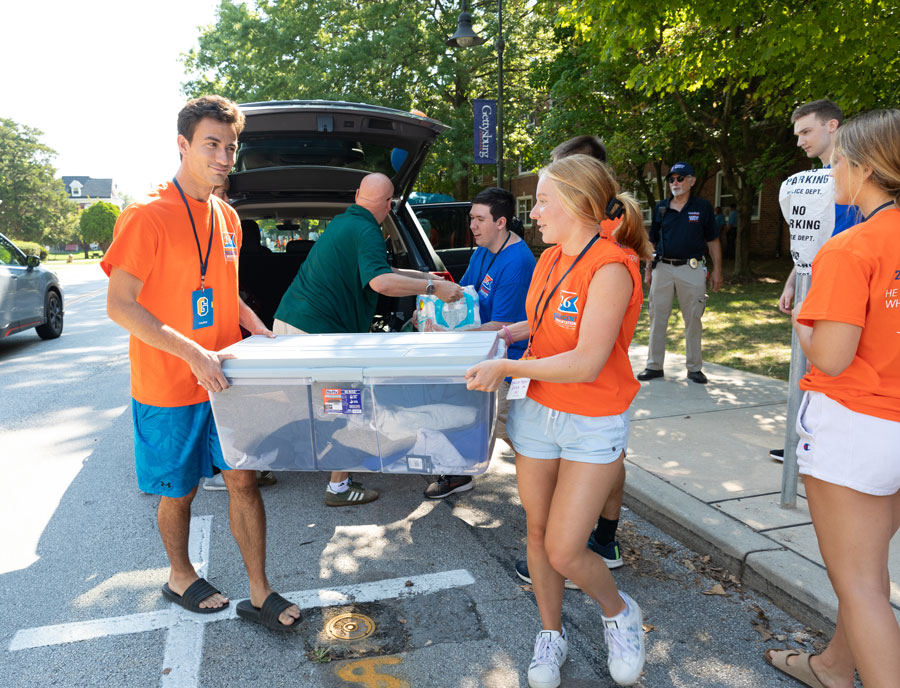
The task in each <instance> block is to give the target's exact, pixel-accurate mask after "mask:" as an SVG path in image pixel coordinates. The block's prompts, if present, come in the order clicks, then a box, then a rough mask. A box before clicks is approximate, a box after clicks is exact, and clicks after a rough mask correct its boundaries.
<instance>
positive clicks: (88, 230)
mask: <svg viewBox="0 0 900 688" xmlns="http://www.w3.org/2000/svg"><path fill="white" fill-rule="evenodd" d="M119 212H120V211H119V206H117V205H115V204H113V203H108V202H106V201H97V202H96V203H93V204H91V205H89V206H88V207H87V208H85V209H84V210H83V211H81V217H80V218H79V220H78V224H79V226H80V227H81V241H82V245H83V246H84V257H85V258H88V257H89V256H88V250H89V249H90V245H91V244H100V248H102V249H103V250H104V251H106V249H107V248H109V245H110V243H111V242H112V238H113V227H115V226H116V218H117V217H119Z"/></svg>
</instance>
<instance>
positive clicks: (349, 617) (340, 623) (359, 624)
mask: <svg viewBox="0 0 900 688" xmlns="http://www.w3.org/2000/svg"><path fill="white" fill-rule="evenodd" d="M374 632H375V622H374V621H373V620H372V619H371V618H369V617H368V616H366V615H365V614H354V613H352V612H351V613H349V614H338V615H337V616H335V617H334V618H332V619H331V620H330V621H329V622H328V623H327V624H325V633H327V634H328V635H329V636H331V637H332V638H337V639H338V640H362V639H363V638H368V637H369V636H370V635H372V634H373V633H374Z"/></svg>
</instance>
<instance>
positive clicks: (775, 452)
mask: <svg viewBox="0 0 900 688" xmlns="http://www.w3.org/2000/svg"><path fill="white" fill-rule="evenodd" d="M769 457H771V458H772V459H774V460H775V461H778V462H780V463H784V449H770V450H769Z"/></svg>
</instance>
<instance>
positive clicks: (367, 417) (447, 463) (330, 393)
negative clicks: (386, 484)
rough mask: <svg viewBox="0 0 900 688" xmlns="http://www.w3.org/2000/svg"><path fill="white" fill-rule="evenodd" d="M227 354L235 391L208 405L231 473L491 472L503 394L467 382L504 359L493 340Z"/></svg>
mask: <svg viewBox="0 0 900 688" xmlns="http://www.w3.org/2000/svg"><path fill="white" fill-rule="evenodd" d="M223 353H230V354H234V355H235V358H233V359H228V360H225V361H223V364H222V368H223V370H224V372H225V376H226V377H227V378H228V380H229V382H230V383H231V387H229V388H228V389H226V390H224V391H222V392H218V393H212V394H210V401H211V403H212V409H213V414H214V416H215V419H216V425H217V427H218V431H219V439H220V441H221V444H222V451H223V453H224V456H225V461H226V462H227V463H228V465H229V466H231V467H232V468H243V469H256V470H276V471H374V472H384V473H425V474H439V473H445V474H454V475H462V474H469V475H474V474H478V473H483V472H484V471H485V470H487V467H488V462H489V460H490V456H491V450H492V447H493V434H494V423H495V422H496V416H497V393H496V392H495V393H486V392H475V391H469V390H467V389H466V383H465V379H464V374H465V371H466V370H467V369H468V368H469V367H471V366H472V365H474V364H476V363H478V362H480V361H483V360H486V359H489V358H495V357H497V356H498V355H502V352H500V351H499V349H498V342H497V337H496V333H494V332H459V333H454V332H446V333H388V334H322V335H293V336H279V337H277V338H276V339H268V338H266V337H264V336H254V337H250V338H249V339H245V340H244V341H242V342H239V343H237V344H234V345H232V346H230V347H228V348H226V349H224V350H223Z"/></svg>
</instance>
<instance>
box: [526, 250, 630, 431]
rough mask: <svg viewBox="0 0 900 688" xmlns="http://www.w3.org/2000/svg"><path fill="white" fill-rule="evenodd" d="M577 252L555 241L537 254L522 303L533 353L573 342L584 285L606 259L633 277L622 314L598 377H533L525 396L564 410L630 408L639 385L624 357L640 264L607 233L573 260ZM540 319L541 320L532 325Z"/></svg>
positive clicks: (594, 412)
mask: <svg viewBox="0 0 900 688" xmlns="http://www.w3.org/2000/svg"><path fill="white" fill-rule="evenodd" d="M576 257H577V256H567V255H565V254H563V252H562V247H561V246H553V247H551V248H548V249H547V250H546V251H544V253H543V254H542V255H541V258H540V260H538V263H537V266H536V267H535V270H534V276H533V277H532V279H531V286H530V287H529V289H528V298H527V300H526V306H525V307H526V311H527V315H528V324H529V329H530V331H533V332H534V338H533V339H532V342H531V353H532V354H533V355H534V356H537V358H547V357H549V356H553V355H555V354H559V353H564V352H566V351H571V350H572V349H574V348H575V346H576V345H577V344H578V336H579V332H580V329H581V314H582V313H584V309H585V306H586V305H587V303H586V302H587V295H588V287H589V286H590V283H591V280H592V279H593V277H594V273H596V272H597V270H599V269H600V268H602V267H603V266H605V265H608V264H610V263H622V264H623V265H625V267H627V268H628V272H629V274H630V275H631V279H632V282H633V287H632V292H631V299H630V300H629V302H628V307H627V309H626V311H625V317H624V318H623V320H622V325H621V327H620V328H619V334H618V336H617V337H616V341H615V344H614V345H613V348H612V351H610V353H609V358H608V359H607V361H606V365H605V366H603V370H601V371H600V374H599V375H598V376H597V379H596V380H594V381H593V382H567V383H560V382H543V381H541V380H532V381H531V384H530V385H529V387H528V396H529V397H530V398H531V399H533V400H534V401H536V402H538V403H539V404H543V405H544V406H547V407H548V408H552V409H556V410H557V411H563V412H565V413H576V414H579V415H582V416H595V417H596V416H612V415H617V414H620V413H623V412H624V411H626V410H627V409H628V407H629V405H630V404H631V401H632V399H634V397H635V395H636V394H637V392H638V389H640V383H639V382H638V381H637V380H635V378H634V373H633V372H632V370H631V361H630V360H629V358H628V347H629V345H630V344H631V339H632V337H633V336H634V328H635V326H636V325H637V320H638V316H639V315H640V312H641V304H642V303H643V300H644V294H643V290H642V288H641V275H640V270H639V268H638V264H637V262H636V261H633V260H631V258H630V257H629V256H628V255H627V254H626V253H625V251H623V250H622V249H621V248H620V247H619V246H618V245H617V244H616V243H615V242H614V241H611V240H610V239H606V238H601V239H599V240H598V241H596V242H594V245H593V246H591V248H590V249H589V250H588V251H587V252H586V253H585V254H584V256H583V257H582V258H581V260H579V261H578V262H577V263H575V261H576ZM573 263H575V265H574V267H572V265H573ZM570 267H571V268H572V269H571V270H569V268H570ZM566 271H568V274H567V275H566V276H565V278H564V279H563V281H562V283H561V284H560V285H559V287H558V288H557V289H556V291H555V292H554V293H553V295H552V298H551V300H550V302H549V303H548V304H547V306H546V310H545V311H544V313H543V318H541V309H542V308H543V307H544V303H545V302H546V300H547V295H548V293H550V291H551V290H552V289H553V286H554V285H555V284H556V283H557V282H559V280H560V278H562V277H563V275H564V274H565V273H566ZM542 290H543V291H544V296H543V298H541V291H542ZM539 298H540V304H538V299H539ZM536 310H537V315H535V312H536ZM538 321H540V324H539V325H538V326H537V330H536V331H535V329H534V328H535V325H536V323H537V322H538Z"/></svg>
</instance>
